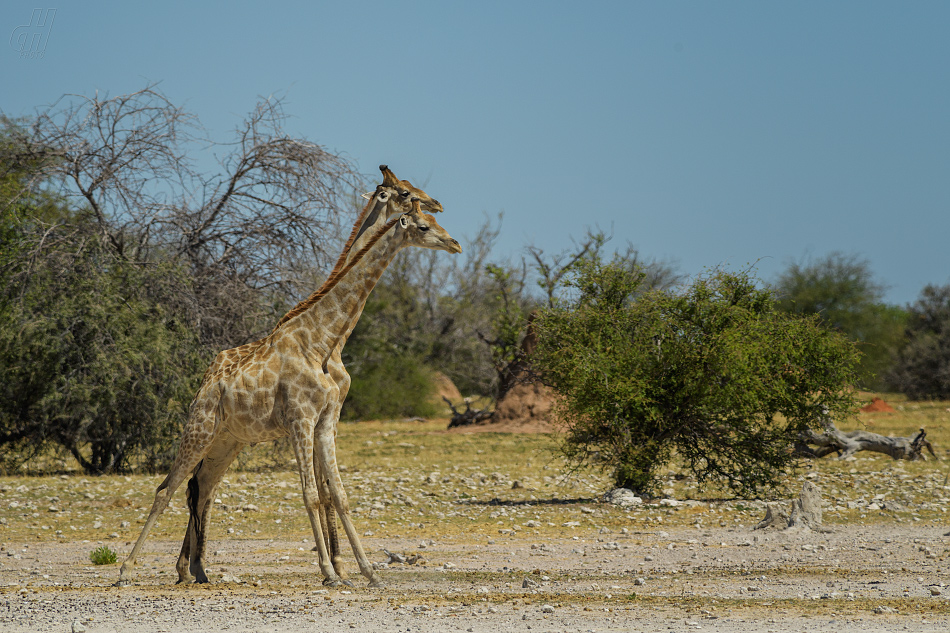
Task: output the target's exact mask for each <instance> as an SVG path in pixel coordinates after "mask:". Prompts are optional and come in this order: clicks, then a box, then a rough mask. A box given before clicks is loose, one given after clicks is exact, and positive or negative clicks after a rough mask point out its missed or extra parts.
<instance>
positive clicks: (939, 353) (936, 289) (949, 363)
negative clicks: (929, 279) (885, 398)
mask: <svg viewBox="0 0 950 633" xmlns="http://www.w3.org/2000/svg"><path fill="white" fill-rule="evenodd" d="M909 310H910V317H909V318H908V320H907V342H906V344H905V345H904V347H903V348H902V349H901V351H900V353H899V354H898V357H897V360H896V361H895V363H894V368H893V369H892V371H891V373H890V376H889V378H890V381H891V382H892V383H894V385H895V386H896V387H897V388H898V389H899V390H900V391H901V392H903V393H904V394H906V395H907V396H908V397H909V398H911V399H913V400H924V399H927V398H933V399H940V400H946V399H950V285H946V286H933V285H931V286H927V287H926V288H924V289H923V290H922V291H921V293H920V298H919V299H918V300H917V301H916V302H915V303H914V305H912V306H910V309H909Z"/></svg>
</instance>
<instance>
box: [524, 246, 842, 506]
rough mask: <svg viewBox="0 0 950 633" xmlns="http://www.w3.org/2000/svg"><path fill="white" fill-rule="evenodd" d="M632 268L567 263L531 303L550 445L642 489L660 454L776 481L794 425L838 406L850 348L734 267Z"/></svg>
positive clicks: (705, 474) (703, 470) (747, 485)
mask: <svg viewBox="0 0 950 633" xmlns="http://www.w3.org/2000/svg"><path fill="white" fill-rule="evenodd" d="M642 280H643V276H642V274H637V273H635V272H631V271H630V270H629V269H627V268H624V267H620V266H614V265H602V264H601V263H599V262H597V261H592V262H586V263H583V264H582V265H581V266H579V267H578V269H577V271H576V274H575V275H574V277H573V278H572V279H571V281H570V282H569V283H570V287H571V288H572V289H573V291H574V296H573V298H572V300H570V301H565V302H561V303H559V304H556V305H555V306H554V307H553V308H550V309H546V310H544V311H542V312H541V313H540V315H539V318H538V320H537V322H536V325H537V333H538V339H539V342H538V349H537V352H536V354H535V357H534V360H533V365H534V368H535V370H537V371H539V372H540V373H541V375H542V376H543V379H544V380H545V381H546V382H547V383H548V384H550V385H551V386H553V387H554V388H555V389H556V390H557V391H558V392H559V393H560V394H561V395H562V396H563V397H564V399H563V401H562V402H563V404H562V406H561V411H560V413H561V415H562V416H563V421H565V422H566V423H567V429H566V432H565V434H564V437H563V444H562V448H563V450H564V453H565V455H566V456H567V457H568V458H569V459H570V460H572V461H573V462H575V463H576V464H579V465H590V466H595V467H598V468H601V469H604V470H606V471H608V472H610V473H611V474H612V476H613V478H614V482H615V484H616V485H618V486H621V487H626V488H630V489H632V490H634V491H637V492H641V493H647V494H649V493H651V492H654V491H655V489H656V485H657V475H658V472H659V469H660V468H662V467H663V466H664V465H666V464H668V463H670V462H672V461H673V460H674V458H676V459H677V460H678V461H681V462H682V464H683V466H684V467H685V468H686V469H688V470H689V471H691V472H692V473H693V474H694V475H695V476H696V478H697V479H698V481H699V483H700V484H701V485H702V484H704V483H706V482H707V481H714V482H716V483H722V484H725V485H727V486H728V487H729V488H731V489H732V490H733V491H734V492H735V493H737V494H739V495H743V496H757V495H759V494H761V493H762V492H763V491H764V490H767V489H770V488H772V487H775V486H777V485H779V483H780V482H781V478H782V475H783V474H784V473H785V471H786V469H787V467H788V466H789V465H790V464H791V462H792V459H793V457H792V454H791V451H790V450H789V449H790V447H791V445H792V443H793V442H794V440H795V438H796V436H797V434H798V433H799V432H801V431H803V430H805V429H808V428H815V427H818V426H819V423H820V420H821V419H822V418H823V410H825V409H827V410H828V411H829V412H830V413H831V414H832V415H833V416H834V415H841V416H846V415H849V414H850V411H851V410H852V407H853V397H852V395H851V391H850V386H851V385H852V384H853V382H854V377H855V373H854V367H855V364H856V362H857V357H858V353H857V352H856V350H855V349H854V345H853V344H852V343H851V342H849V341H848V340H847V338H846V337H844V336H843V335H841V334H839V333H836V332H833V331H830V330H827V329H825V328H823V327H821V326H820V325H819V323H818V319H817V318H816V317H808V316H804V317H802V316H796V315H791V314H788V313H785V312H781V311H779V310H776V309H775V305H774V299H773V297H772V294H771V292H769V291H768V290H762V289H759V288H757V287H756V284H755V282H754V280H753V279H751V278H750V277H749V276H748V275H747V274H735V273H728V272H722V271H716V272H713V273H712V274H709V275H707V276H704V277H702V278H700V279H697V280H696V281H694V282H693V283H692V285H690V286H689V287H688V288H686V289H685V290H684V291H682V292H667V291H648V292H643V293H641V292H640V286H641V283H642Z"/></svg>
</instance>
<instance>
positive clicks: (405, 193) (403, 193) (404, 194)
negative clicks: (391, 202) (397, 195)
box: [401, 191, 409, 198]
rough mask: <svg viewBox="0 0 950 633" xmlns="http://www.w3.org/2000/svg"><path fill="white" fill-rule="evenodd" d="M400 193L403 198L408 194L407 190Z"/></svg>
mask: <svg viewBox="0 0 950 633" xmlns="http://www.w3.org/2000/svg"><path fill="white" fill-rule="evenodd" d="M401 195H402V197H403V198H406V197H408V196H409V192H408V191H403V192H402V193H401Z"/></svg>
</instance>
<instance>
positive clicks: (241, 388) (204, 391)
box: [117, 195, 462, 587]
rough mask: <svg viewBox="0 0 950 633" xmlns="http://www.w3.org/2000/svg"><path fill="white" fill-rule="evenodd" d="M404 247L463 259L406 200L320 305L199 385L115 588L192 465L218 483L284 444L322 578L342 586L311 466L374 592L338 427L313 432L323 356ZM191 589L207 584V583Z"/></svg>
mask: <svg viewBox="0 0 950 633" xmlns="http://www.w3.org/2000/svg"><path fill="white" fill-rule="evenodd" d="M376 199H377V202H376V205H377V207H379V206H384V205H385V203H386V201H387V200H388V198H387V197H381V196H380V195H377V196H376ZM407 246H417V247H420V248H429V249H434V250H443V251H447V252H450V253H460V252H461V251H462V248H461V246H459V243H458V242H457V241H456V240H454V239H452V237H451V236H450V235H449V234H448V233H447V232H446V231H445V229H443V228H442V227H441V226H439V224H438V223H437V222H436V221H435V219H434V218H433V217H432V216H431V215H429V214H425V213H422V210H421V208H420V201H419V200H413V201H412V210H411V211H410V212H409V213H405V214H403V215H401V216H399V217H398V218H395V219H393V220H390V221H388V222H387V223H386V224H385V225H384V226H383V227H382V228H380V229H378V230H377V231H376V232H375V233H374V235H373V237H372V238H371V239H370V241H369V243H368V244H367V245H366V246H364V247H363V248H362V249H360V251H359V252H358V253H357V254H356V255H354V256H353V257H352V258H351V260H350V261H349V263H347V264H346V266H345V267H344V268H343V269H342V270H341V271H340V272H339V274H337V275H335V276H334V279H333V281H332V282H331V284H328V286H327V288H325V291H324V293H323V294H322V295H321V296H311V297H310V298H309V299H308V300H307V301H305V302H302V303H301V304H300V305H298V306H297V308H295V309H294V310H293V311H292V312H291V314H290V315H289V318H288V319H287V320H286V321H284V322H283V323H282V324H281V326H280V327H278V328H277V329H275V331H274V332H273V333H271V334H270V335H269V336H267V337H265V338H263V339H261V340H260V341H259V342H258V344H257V346H256V347H255V348H254V349H253V351H251V352H250V353H248V354H246V355H245V356H244V357H242V358H241V359H240V360H238V361H237V362H234V363H231V364H230V365H227V366H225V367H222V368H221V369H219V370H218V371H217V372H215V373H214V374H213V375H211V376H209V377H208V378H207V379H206V380H205V381H204V383H203V384H202V386H201V388H200V389H199V391H198V394H197V395H196V396H195V400H194V401H193V402H192V405H191V411H190V414H189V420H188V423H187V424H186V425H185V429H184V432H183V436H182V440H181V444H180V446H179V449H178V454H177V455H176V456H175V463H174V465H173V466H172V470H171V472H170V473H169V474H168V476H167V477H166V478H165V480H164V481H163V482H162V483H161V484H160V485H159V486H158V489H157V490H156V492H155V501H154V502H153V503H152V508H151V511H150V512H149V515H148V518H147V519H146V521H145V525H144V526H143V528H142V533H141V534H140V535H139V538H138V540H137V541H136V542H135V545H134V546H133V548H132V551H131V552H130V553H129V556H128V558H127V559H126V560H125V562H124V563H122V568H121V569H120V572H119V581H118V583H117V584H119V585H128V584H130V583H131V581H132V570H133V568H134V565H135V558H136V556H137V555H138V553H139V550H140V549H141V548H142V545H143V544H144V542H145V539H146V538H147V536H148V533H149V531H150V530H151V528H152V526H153V525H154V524H155V521H156V519H157V518H158V516H159V515H160V514H161V513H162V511H164V509H165V508H166V507H167V505H168V501H169V499H170V498H171V495H172V494H174V492H175V490H176V489H177V488H178V486H180V485H181V483H182V482H183V481H184V480H185V478H186V477H187V476H188V474H189V473H192V472H193V471H195V469H196V468H197V467H198V465H199V464H203V466H202V468H201V470H202V471H203V470H204V468H208V472H209V473H215V475H211V476H210V478H217V479H219V478H220V476H219V473H223V471H224V469H223V468H221V466H222V465H223V466H224V467H225V468H226V467H227V465H229V464H230V463H231V461H232V460H233V459H234V457H235V456H236V455H237V453H238V452H239V451H240V450H241V449H242V448H243V447H244V446H246V445H247V444H253V443H258V442H265V441H270V440H274V439H277V438H279V437H285V436H290V437H291V440H292V444H293V447H294V454H295V456H296V458H297V466H298V469H299V472H300V478H301V485H302V487H303V497H304V503H305V505H306V508H307V514H308V515H309V518H310V524H311V527H312V529H313V533H314V540H315V541H316V543H317V546H318V548H319V552H320V553H319V559H320V560H319V564H320V568H321V571H322V573H323V575H324V576H325V578H326V579H327V581H329V582H330V583H332V584H339V583H340V582H342V579H341V578H340V577H339V576H338V575H337V574H336V572H335V571H334V570H333V568H332V566H331V564H330V561H329V554H328V551H327V547H326V541H325V540H324V535H323V528H322V526H321V522H320V516H319V509H320V498H319V489H318V484H317V477H316V475H315V472H317V471H315V464H314V462H315V461H316V462H317V464H318V468H319V472H320V473H321V477H323V476H325V477H326V479H327V481H326V485H327V488H328V493H329V497H330V498H331V499H332V500H333V505H334V508H335V510H336V512H337V514H338V515H339V518H340V522H341V523H342V524H343V529H344V530H345V531H346V534H347V537H348V538H349V541H350V545H351V546H352V548H353V553H354V555H355V556H356V560H357V562H358V564H359V568H360V572H361V573H362V574H363V575H364V576H366V578H367V579H369V581H370V586H371V587H378V586H381V585H382V583H381V581H380V579H379V577H378V575H377V574H376V572H375V570H374V569H373V566H372V564H371V563H370V562H369V559H368V558H367V557H366V554H365V552H364V551H363V547H362V545H361V543H360V540H359V536H358V534H357V532H356V528H355V527H354V525H353V522H352V520H351V518H350V511H349V505H348V502H347V498H346V493H345V492H344V491H343V483H342V480H341V479H340V474H339V470H338V468H337V463H336V447H335V443H334V441H333V439H334V438H333V435H332V434H333V433H335V431H336V429H335V426H334V427H332V428H331V427H330V426H328V425H321V424H320V423H319V422H320V420H321V419H324V416H323V413H324V411H325V409H326V407H327V405H328V403H331V402H335V401H336V399H337V397H338V396H337V395H336V394H334V393H333V392H335V391H338V387H337V385H336V383H335V382H334V381H333V380H332V379H331V378H330V376H329V370H328V366H327V363H328V362H329V359H330V356H331V354H332V352H333V351H334V350H335V349H336V348H337V347H338V346H339V345H340V344H341V342H342V341H343V340H345V338H346V337H347V336H348V335H349V334H350V332H351V331H352V328H353V326H354V325H355V322H356V320H357V319H358V317H359V313H360V311H361V308H362V306H363V304H364V303H365V301H366V298H367V296H368V295H369V293H370V292H371V291H372V289H373V288H374V287H375V285H376V283H377V282H378V281H379V278H380V277H381V276H382V274H383V271H385V269H386V267H387V266H388V265H389V263H390V262H391V261H392V259H393V257H395V255H396V253H397V252H398V251H399V250H401V249H402V248H405V247H407ZM315 436H316V437H315ZM189 485H191V484H189ZM197 485H199V486H200V483H198V484H197ZM196 516H197V517H198V519H197V522H198V523H199V525H197V526H196V528H195V532H196V533H201V532H202V530H203V528H202V526H201V525H200V516H201V515H200V514H196ZM191 563H192V564H191V571H192V572H193V573H196V575H197V572H199V571H200V573H201V574H204V570H203V569H201V568H200V559H199V557H198V556H194V557H192V561H191ZM196 563H199V565H197V566H196ZM197 579H198V580H199V582H201V581H202V580H203V581H205V582H206V581H207V577H205V578H204V579H201V578H200V577H198V578H197Z"/></svg>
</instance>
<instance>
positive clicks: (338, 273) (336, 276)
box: [271, 217, 399, 335]
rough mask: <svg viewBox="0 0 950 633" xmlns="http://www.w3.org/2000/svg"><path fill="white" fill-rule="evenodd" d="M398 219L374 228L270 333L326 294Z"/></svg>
mask: <svg viewBox="0 0 950 633" xmlns="http://www.w3.org/2000/svg"><path fill="white" fill-rule="evenodd" d="M398 221H399V218H398V217H395V218H393V219H392V220H389V221H387V222H386V224H384V225H383V226H381V227H379V229H377V230H376V233H374V234H373V236H372V237H371V238H369V241H368V242H367V243H366V245H365V246H364V247H363V248H361V249H360V250H359V251H358V252H357V253H356V255H354V256H353V259H351V260H350V262H349V263H348V264H347V265H346V266H345V267H343V269H342V270H335V269H334V270H335V272H333V273H331V274H330V277H328V278H327V280H326V281H325V282H323V285H322V286H320V288H318V289H317V290H316V291H315V292H314V293H313V294H311V295H310V296H309V297H307V298H306V299H304V300H303V301H301V302H300V303H298V304H297V305H296V306H294V308H293V309H292V310H291V311H290V312H288V313H287V314H285V315H284V316H283V317H282V318H281V319H280V321H278V322H277V325H275V326H274V329H273V330H271V334H272V335H273V334H274V333H275V332H276V331H277V330H279V329H280V327H281V326H282V325H284V324H285V323H287V321H290V320H291V319H293V318H294V317H295V316H297V315H299V314H303V313H304V312H306V311H307V310H309V309H310V308H311V307H312V306H314V305H315V304H317V303H318V302H319V301H320V299H322V298H323V297H324V296H326V295H327V293H329V292H330V291H331V290H333V288H334V287H335V286H336V285H337V284H338V283H339V282H340V280H341V279H343V278H344V277H345V276H346V274H347V273H348V272H350V270H352V269H353V267H354V266H355V265H356V264H357V263H359V261H360V260H361V259H363V256H364V255H366V253H368V252H369V250H370V249H371V248H373V246H375V244H376V242H378V241H379V240H380V238H382V237H383V235H385V234H386V233H387V232H388V231H389V230H390V229H392V228H393V227H394V226H396V223H397V222H398Z"/></svg>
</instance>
